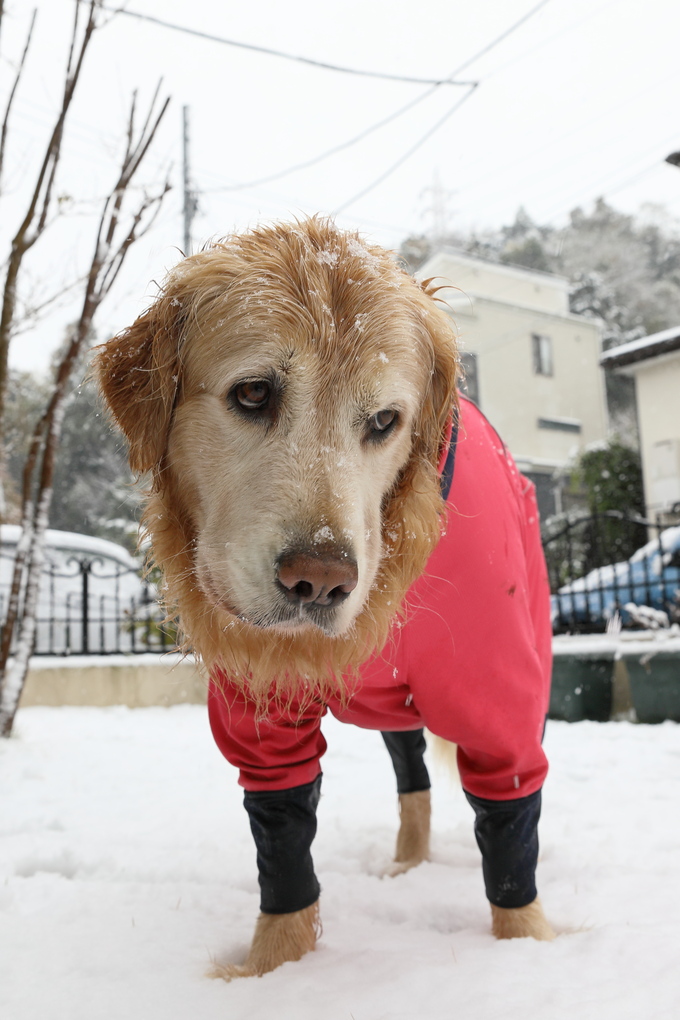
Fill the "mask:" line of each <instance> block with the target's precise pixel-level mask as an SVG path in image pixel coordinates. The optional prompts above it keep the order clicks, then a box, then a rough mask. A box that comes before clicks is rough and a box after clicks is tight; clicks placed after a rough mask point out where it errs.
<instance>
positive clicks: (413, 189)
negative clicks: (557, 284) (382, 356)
mask: <svg viewBox="0 0 680 1020" xmlns="http://www.w3.org/2000/svg"><path fill="white" fill-rule="evenodd" d="M37 2H38V6H39V18H38V27H37V32H36V38H35V42H34V46H33V49H32V52H31V54H30V55H29V63H28V67H27V71H26V75H25V81H24V82H23V84H22V87H21V91H20V93H19V95H18V97H17V100H16V105H15V111H14V115H13V119H12V123H11V126H10V132H11V133H10V149H9V153H8V157H7V158H8V166H7V172H6V189H7V190H6V193H5V196H4V197H3V205H2V206H0V242H1V243H2V244H3V246H4V247H3V249H2V250H3V251H6V245H7V239H8V237H9V236H10V232H11V230H12V228H13V227H16V220H17V219H18V216H19V212H20V211H21V210H22V196H23V194H24V192H23V186H24V185H25V182H26V181H27V180H28V179H29V178H30V176H31V167H32V166H34V165H35V161H36V160H37V157H38V154H39V152H40V146H41V144H42V143H44V139H45V136H46V134H47V132H48V129H49V126H50V124H51V117H52V115H53V114H54V110H55V106H56V102H57V99H58V87H59V81H60V72H61V69H62V68H63V65H64V62H65V54H66V46H67V42H68V33H69V28H70V22H71V19H72V12H73V2H72V0H49V2H47V0H37ZM31 6H32V5H31V4H30V3H29V2H28V0H6V7H7V8H8V13H7V14H6V16H5V24H4V25H3V38H2V57H3V60H2V65H1V66H0V86H1V87H2V93H3V95H6V93H7V89H8V84H9V81H10V73H11V69H10V66H9V61H10V60H11V59H16V57H17V55H18V52H19V49H20V46H21V41H22V37H23V34H24V32H25V30H26V26H27V21H28V16H29V14H30V8H31ZM127 7H128V8H129V10H130V11H134V12H138V13H140V14H146V15H150V16H152V17H155V18H161V19H163V21H166V22H171V23H174V24H175V25H177V26H181V27H184V28H187V29H192V30H194V31H195V32H202V33H207V34H209V35H213V36H219V37H222V38H223V39H229V40H233V41H238V42H242V43H248V44H253V45H256V46H261V47H268V48H271V49H275V50H280V51H284V52H285V53H288V54H291V55H294V56H300V57H305V58H308V59H309V60H316V61H321V62H327V63H332V64H336V65H341V66H343V67H347V68H352V69H357V70H367V71H373V72H379V73H382V74H387V75H397V76H406V77H414V78H422V79H434V80H442V79H447V78H449V77H450V76H451V74H452V72H456V71H457V70H458V69H459V68H462V70H461V71H460V73H459V74H458V75H457V78H458V79H459V80H461V81H464V82H478V85H477V87H476V88H474V89H472V87H471V86H470V85H450V84H442V85H439V86H438V87H432V86H428V85H425V84H417V83H408V82H397V81H391V80H382V79H380V78H378V77H364V76H359V75H350V74H345V73H340V72H336V71H331V70H324V69H320V68H317V67H313V66H310V65H309V64H306V63H303V62H299V61H292V60H286V59H283V58H281V57H276V56H270V55H266V54H262V53H256V52H253V51H250V50H248V49H243V48H237V47H234V46H230V45H226V44H225V43H221V42H217V41H213V40H209V39H206V38H200V37H197V36H196V35H192V34H190V33H188V32H181V31H178V30H176V29H172V28H168V27H164V26H162V25H159V24H156V23H153V22H151V21H144V20H141V19H139V18H136V17H131V16H129V15H124V14H121V15H118V16H116V17H115V18H113V19H112V20H111V21H110V23H109V24H107V25H106V27H104V28H103V29H102V30H101V31H100V32H99V33H98V34H97V36H96V38H95V41H94V42H93V44H92V48H91V50H90V53H89V56H88V58H87V61H88V62H87V66H86V71H85V76H84V78H83V82H82V85H81V89H80V94H79V96H78V101H77V103H76V104H75V106H74V108H73V111H72V116H71V120H70V123H69V128H68V133H67V142H66V152H65V158H64V161H63V166H62V171H61V180H60V190H61V191H62V193H65V194H68V195H70V196H71V197H72V198H73V199H74V200H75V206H74V210H73V212H74V216H73V217H72V218H71V219H70V220H69V221H68V222H67V221H64V222H61V223H58V224H57V225H56V226H55V228H54V229H53V231H52V235H51V237H50V238H48V239H47V240H46V241H45V242H44V243H43V244H41V248H40V251H37V250H36V251H35V252H34V254H33V255H32V257H31V262H30V264H29V265H28V270H29V276H28V277H27V278H26V284H27V285H29V284H30V286H31V287H32V288H34V289H35V290H36V292H37V293H39V294H43V293H46V292H47V290H48V289H49V287H50V286H57V287H58V286H60V285H61V284H62V283H66V282H68V279H69V278H70V276H71V275H72V274H73V273H76V272H77V271H78V270H79V269H81V270H82V267H83V265H84V264H85V262H86V261H87V259H89V256H90V251H91V246H92V236H93V235H92V225H93V221H92V215H93V212H94V210H95V209H96V208H97V199H98V198H99V197H100V196H102V195H103V194H104V193H105V192H106V189H107V188H108V187H109V186H110V184H111V182H112V180H113V176H114V160H115V156H116V153H117V152H118V150H119V147H120V145H119V143H120V137H121V132H122V129H123V125H124V121H125V114H126V107H127V103H128V99H129V94H130V92H131V90H132V89H133V88H135V87H136V88H138V89H139V92H140V101H142V102H144V101H146V100H148V99H149V98H150V96H151V94H152V92H153V89H154V88H155V85H156V83H157V81H158V79H159V78H161V77H162V78H163V89H164V90H165V91H166V92H168V93H169V94H170V95H171V96H172V106H171V108H170V110H169V112H168V115H167V119H166V122H165V124H164V127H163V130H162V132H161V134H160V136H159V138H158V144H157V146H156V149H155V153H154V156H153V159H152V160H150V161H149V163H148V168H147V172H146V177H147V179H149V180H151V179H153V177H154V176H157V175H159V174H160V172H161V170H162V168H166V167H168V166H171V167H172V174H173V179H174V182H175V189H174V191H173V192H172V193H171V194H170V196H169V198H168V200H167V201H166V205H165V208H164V210H163V213H162V216H161V217H160V219H159V221H158V224H157V226H156V228H155V230H154V232H153V234H151V235H149V237H148V238H146V239H145V240H144V242H143V243H142V244H141V245H140V247H139V249H138V251H137V252H136V253H135V255H134V257H133V258H132V259H131V261H130V265H129V267H128V269H127V271H126V272H125V274H124V276H123V278H122V279H121V281H120V287H119V289H118V293H117V297H115V298H114V299H113V300H110V301H109V303H108V304H107V305H105V306H104V308H103V309H102V314H101V315H100V317H99V320H98V331H99V335H100V336H101V337H102V339H103V338H105V337H106V336H107V335H109V334H110V333H112V332H115V331H117V330H118V329H120V328H122V327H123V326H125V325H128V324H129V322H130V321H131V319H132V318H134V316H135V315H136V314H137V313H138V312H139V311H141V309H142V308H143V307H144V306H145V304H147V303H148V301H149V298H150V296H151V295H152V294H153V287H152V285H151V283H150V281H151V280H152V279H160V278H161V277H162V275H163V272H164V270H165V269H166V268H167V267H168V266H170V265H172V264H173V263H174V262H175V261H176V259H177V258H178V252H177V247H181V246H182V237H183V235H182V217H181V206H182V186H181V170H182V107H183V106H184V105H186V106H188V107H189V110H190V130H191V168H192V178H193V183H194V185H195V187H196V189H197V191H198V192H199V213H198V215H197V217H196V219H195V221H194V247H196V246H197V245H199V244H201V243H202V242H204V241H205V240H207V239H209V238H211V237H216V236H221V235H224V234H226V233H228V232H230V231H232V230H235V229H236V230H240V229H244V228H246V227H248V226H251V225H253V224H255V223H257V222H258V221H261V220H272V219H281V218H288V217H290V216H294V215H299V214H301V213H313V212H323V213H332V214H335V215H336V216H337V219H338V221H339V223H340V224H341V225H343V226H347V227H358V228H359V229H360V230H362V231H363V232H364V233H365V234H367V235H368V236H369V237H370V238H371V239H372V240H374V241H377V242H378V243H381V244H384V245H386V246H388V247H398V246H399V244H400V242H401V241H402V240H403V238H404V237H405V236H407V235H408V234H412V233H416V234H418V233H424V232H429V231H432V229H434V228H435V226H438V227H439V228H440V229H441V228H442V227H444V228H445V227H450V228H452V229H461V228H462V229H471V228H483V227H497V226H500V225H502V224H503V223H507V222H509V221H511V220H512V219H513V218H514V215H515V212H516V210H517V208H518V206H520V205H523V206H524V207H525V208H526V209H527V210H528V212H529V214H530V215H531V216H532V217H533V218H534V219H535V220H537V221H539V222H550V223H553V224H557V225H559V224H561V223H564V222H565V221H566V219H567V216H568V213H569V210H570V209H572V208H573V207H574V206H576V205H582V206H586V207H588V206H589V205H590V204H591V203H592V202H593V200H594V199H595V198H596V197H597V196H598V195H604V196H605V197H606V198H607V199H608V200H609V201H611V203H612V204H614V205H616V206H617V207H619V208H621V209H623V210H625V211H629V212H635V211H637V210H638V209H639V208H640V207H641V206H642V205H643V204H645V203H662V204H663V205H665V207H666V209H667V211H668V214H669V216H671V217H680V170H679V169H677V168H674V167H670V166H668V165H667V164H664V162H663V160H664V157H665V156H666V155H667V154H668V153H669V152H671V151H672V150H674V149H680V102H679V98H680V97H679V91H680V90H679V88H678V63H679V59H678V58H679V53H680V45H679V44H680V5H679V4H678V2H677V0H645V2H641V0H547V2H544V3H543V4H542V5H539V3H538V0H474V2H470V0H468V2H467V3H462V2H456V0H448V2H446V3H444V2H441V0H420V3H419V4H418V5H415V4H413V3H412V2H411V0H361V2H359V0H343V2H341V3H340V2H337V0H329V2H319V0H315V2H311V0H285V2H282V0H249V3H247V4H245V3H229V2H224V0H219V2H218V0H191V2H190V0H164V2H163V3H159V2H158V0H129V2H128V3H127ZM537 7H538V8H539V9H538V10H535V13H533V14H531V16H530V17H528V18H527V20H525V21H524V23H523V24H521V25H520V26H519V27H517V28H516V29H515V30H514V31H512V32H510V34H509V35H507V36H506V37H505V38H502V37H503V36H504V34H505V33H507V32H508V30H510V29H511V28H512V27H513V26H514V25H515V24H516V23H517V22H519V21H520V19H522V18H523V17H525V16H526V15H529V14H530V12H532V11H534V9H535V8H537ZM484 50H486V52H483V51H484ZM480 53H481V54H482V55H481V56H477V55H478V54H480ZM473 58H476V59H473ZM416 100H419V101H418V102H415V101H416ZM409 103H413V105H412V107H411V109H409V110H408V111H407V112H405V113H404V114H402V115H401V116H398V117H395V118H394V119H392V120H391V121H390V123H388V124H387V125H385V126H383V127H382V128H380V129H379V130H375V131H372V132H370V133H368V134H367V136H366V137H365V138H364V139H363V140H362V141H360V142H358V143H357V144H354V145H351V146H349V147H346V148H344V149H342V151H340V152H338V153H336V154H335V155H332V156H330V157H328V158H326V159H323V160H321V161H319V162H316V163H314V164H313V165H311V166H309V167H308V168H307V169H304V170H297V171H296V172H294V173H290V174H287V175H285V176H281V177H280V178H279V179H277V180H272V181H270V182H268V183H257V182H258V181H260V180H261V179H262V178H267V177H269V176H273V175H277V174H279V173H281V172H283V171H285V170H287V169H288V168H290V167H294V166H297V165H298V164H301V163H306V162H308V161H312V160H315V159H316V157H318V156H321V155H322V154H324V153H326V152H328V151H329V150H331V149H333V148H335V147H338V146H341V145H343V143H346V142H348V141H350V140H351V139H353V138H355V137H356V136H357V135H360V134H362V133H363V132H366V131H368V130H369V129H370V128H372V127H373V126H374V125H376V124H377V123H379V122H381V121H383V120H385V119H387V118H389V117H391V115H393V114H395V113H396V112H397V111H398V110H400V109H401V108H402V107H405V106H407V105H408V104H409ZM454 107H457V108H455V109H454ZM439 122H441V123H440V126H439V127H438V129H437V130H434V131H433V129H434V128H435V126H436V125H437V124H438V123H439ZM430 132H432V133H431V134H430V137H428V138H426V139H425V140H423V139H424V138H425V136H426V135H427V134H428V133H430ZM421 141H422V144H419V143H420V142H421ZM411 150H413V151H411ZM408 153H411V154H410V155H408V158H404V157H406V156H407V154H408ZM395 166H396V169H393V168H394V167H395ZM390 171H392V172H390ZM381 178H384V179H383V180H381V181H380V179H381ZM376 181H380V183H377V184H375V182H376ZM240 184H244V185H246V186H245V187H242V188H238V189H237V190H234V185H240ZM374 184H375V186H374V187H372V185H374ZM435 196H436V197H437V200H436V201H433V199H434V198H435ZM434 208H437V209H438V212H437V213H436V215H435V213H434V212H433V209H434ZM72 318H74V307H73V306H69V305H64V306H62V307H61V308H60V309H58V310H57V311H56V312H55V314H54V316H52V317H51V318H50V320H49V321H46V322H43V323H42V324H41V326H40V328H39V329H37V330H36V331H34V333H32V334H31V333H28V334H24V335H22V336H21V337H19V338H17V340H16V341H15V343H14V348H13V351H12V362H13V364H15V365H16V366H17V367H22V368H29V367H34V366H39V365H41V364H43V363H44V362H45V359H46V356H47V355H46V352H47V351H48V350H49V349H50V348H51V347H54V345H55V344H56V343H57V342H58V341H59V340H60V339H61V335H62V333H63V328H64V324H65V323H66V322H68V321H69V319H72Z"/></svg>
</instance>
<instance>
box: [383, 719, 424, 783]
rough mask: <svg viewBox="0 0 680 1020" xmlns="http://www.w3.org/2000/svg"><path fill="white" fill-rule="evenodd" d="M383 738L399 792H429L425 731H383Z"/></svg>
mask: <svg viewBox="0 0 680 1020" xmlns="http://www.w3.org/2000/svg"><path fill="white" fill-rule="evenodd" d="M382 738H383V740H384V741H385V747H386V748H387V750H388V751H389V755H390V758H391V759H392V765H393V767H394V771H395V773H396V776H397V792H398V793H415V792H416V791H417V790H429V789H430V776H429V774H428V771H427V768H426V766H425V762H424V760H423V755H424V754H425V748H426V746H427V745H426V743H425V734H424V733H423V731H422V730H397V731H394V732H391V731H387V732H386V731H385V730H383V731H382Z"/></svg>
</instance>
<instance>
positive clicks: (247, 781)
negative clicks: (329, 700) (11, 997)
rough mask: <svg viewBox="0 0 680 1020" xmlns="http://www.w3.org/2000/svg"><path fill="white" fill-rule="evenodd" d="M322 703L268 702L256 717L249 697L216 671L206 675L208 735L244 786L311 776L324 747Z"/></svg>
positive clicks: (271, 785) (288, 783) (276, 785)
mask: <svg viewBox="0 0 680 1020" xmlns="http://www.w3.org/2000/svg"><path fill="white" fill-rule="evenodd" d="M325 712H326V709H325V707H324V706H323V705H321V704H319V703H318V702H314V703H312V704H310V705H308V706H306V707H305V708H304V709H301V708H300V705H299V704H298V703H297V702H295V701H293V702H291V703H290V704H289V705H288V706H287V707H286V708H281V707H277V706H275V705H272V706H271V707H270V710H269V713H268V714H267V716H266V718H264V719H262V718H259V717H258V715H257V712H256V706H255V703H254V702H253V701H251V700H250V699H248V698H246V697H245V696H244V694H243V691H242V690H240V688H239V687H238V686H237V685H236V684H233V683H230V682H229V681H228V680H227V679H226V678H225V677H224V675H222V674H219V673H218V674H217V675H216V676H215V677H213V678H211V680H210V687H209V690H208V713H209V717H210V727H211V729H212V733H213V737H214V738H215V742H216V743H217V746H218V747H219V749H220V751H221V752H222V754H223V755H224V757H225V758H226V759H227V761H229V762H230V763H231V764H232V765H234V766H236V768H237V769H239V772H240V775H239V783H240V785H241V786H243V787H245V789H246V790H252V791H259V790H287V789H289V788H290V787H292V786H302V785H303V784H304V783H311V782H313V781H314V780H315V779H316V777H317V776H318V775H319V773H320V772H321V766H320V764H319V759H320V758H321V756H322V755H323V754H324V752H325V750H326V741H325V739H324V736H323V734H322V732H321V718H322V716H323V715H324V714H325Z"/></svg>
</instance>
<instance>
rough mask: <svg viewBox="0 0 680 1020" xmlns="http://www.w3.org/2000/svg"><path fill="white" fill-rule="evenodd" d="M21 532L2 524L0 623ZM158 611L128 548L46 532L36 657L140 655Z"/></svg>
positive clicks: (0, 537)
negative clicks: (138, 645) (90, 653)
mask: <svg viewBox="0 0 680 1020" xmlns="http://www.w3.org/2000/svg"><path fill="white" fill-rule="evenodd" d="M20 534H21V529H20V528H19V527H18V526H17V525H12V524H3V525H2V526H0V624H1V622H2V620H4V617H5V612H6V606H7V599H8V594H9V588H10V583H11V578H12V570H13V565H14V557H15V555H16V549H17V543H18V541H19V536H20ZM154 613H155V616H157V617H158V616H159V615H160V614H159V611H158V610H157V608H156V602H155V590H154V589H153V587H150V586H149V585H148V584H147V583H146V582H145V581H144V580H143V578H142V576H141V569H140V562H139V560H137V559H136V558H135V557H133V556H131V555H130V553H129V552H128V551H127V549H124V548H123V546H120V545H116V544H115V543H114V542H109V541H107V540H106V539H102V538H94V537H92V536H90V535H78V534H74V533H71V532H68V531H54V530H52V529H48V530H47V531H46V533H45V562H44V565H43V568H42V571H41V577H40V588H39V596H38V610H37V620H36V623H37V627H36V640H35V653H36V654H39V655H40V654H43V655H44V654H53V655H67V654H71V653H75V652H79V653H83V652H96V653H98V654H102V653H107V652H129V651H136V650H137V648H136V644H141V642H142V640H143V638H144V637H145V636H146V633H147V632H148V631H149V630H150V629H151V626H152V625H153V624H152V620H153V614H154ZM147 618H148V622H147ZM140 627H141V629H142V632H143V633H140V630H139V628H140Z"/></svg>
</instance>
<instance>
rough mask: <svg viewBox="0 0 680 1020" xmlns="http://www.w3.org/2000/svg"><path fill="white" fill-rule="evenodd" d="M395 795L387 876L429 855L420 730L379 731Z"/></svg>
mask: <svg viewBox="0 0 680 1020" xmlns="http://www.w3.org/2000/svg"><path fill="white" fill-rule="evenodd" d="M382 737H383V740H384V741H385V746H386V747H387V750H388V752H389V755H390V758H391V759H392V765H393V766H394V771H395V774H396V777H397V792H398V794H399V815H400V823H399V832H398V834H397V847H396V852H395V855H394V864H393V866H392V867H391V868H390V874H391V875H400V874H401V873H402V872H404V871H408V870H409V868H414V867H416V865H418V864H421V863H422V862H423V861H426V860H427V859H428V858H429V855H430V777H429V775H428V771H427V767H426V765H425V761H424V758H423V755H424V754H425V747H426V744H425V736H424V733H423V731H422V730H405V731H397V732H383V734H382Z"/></svg>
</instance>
